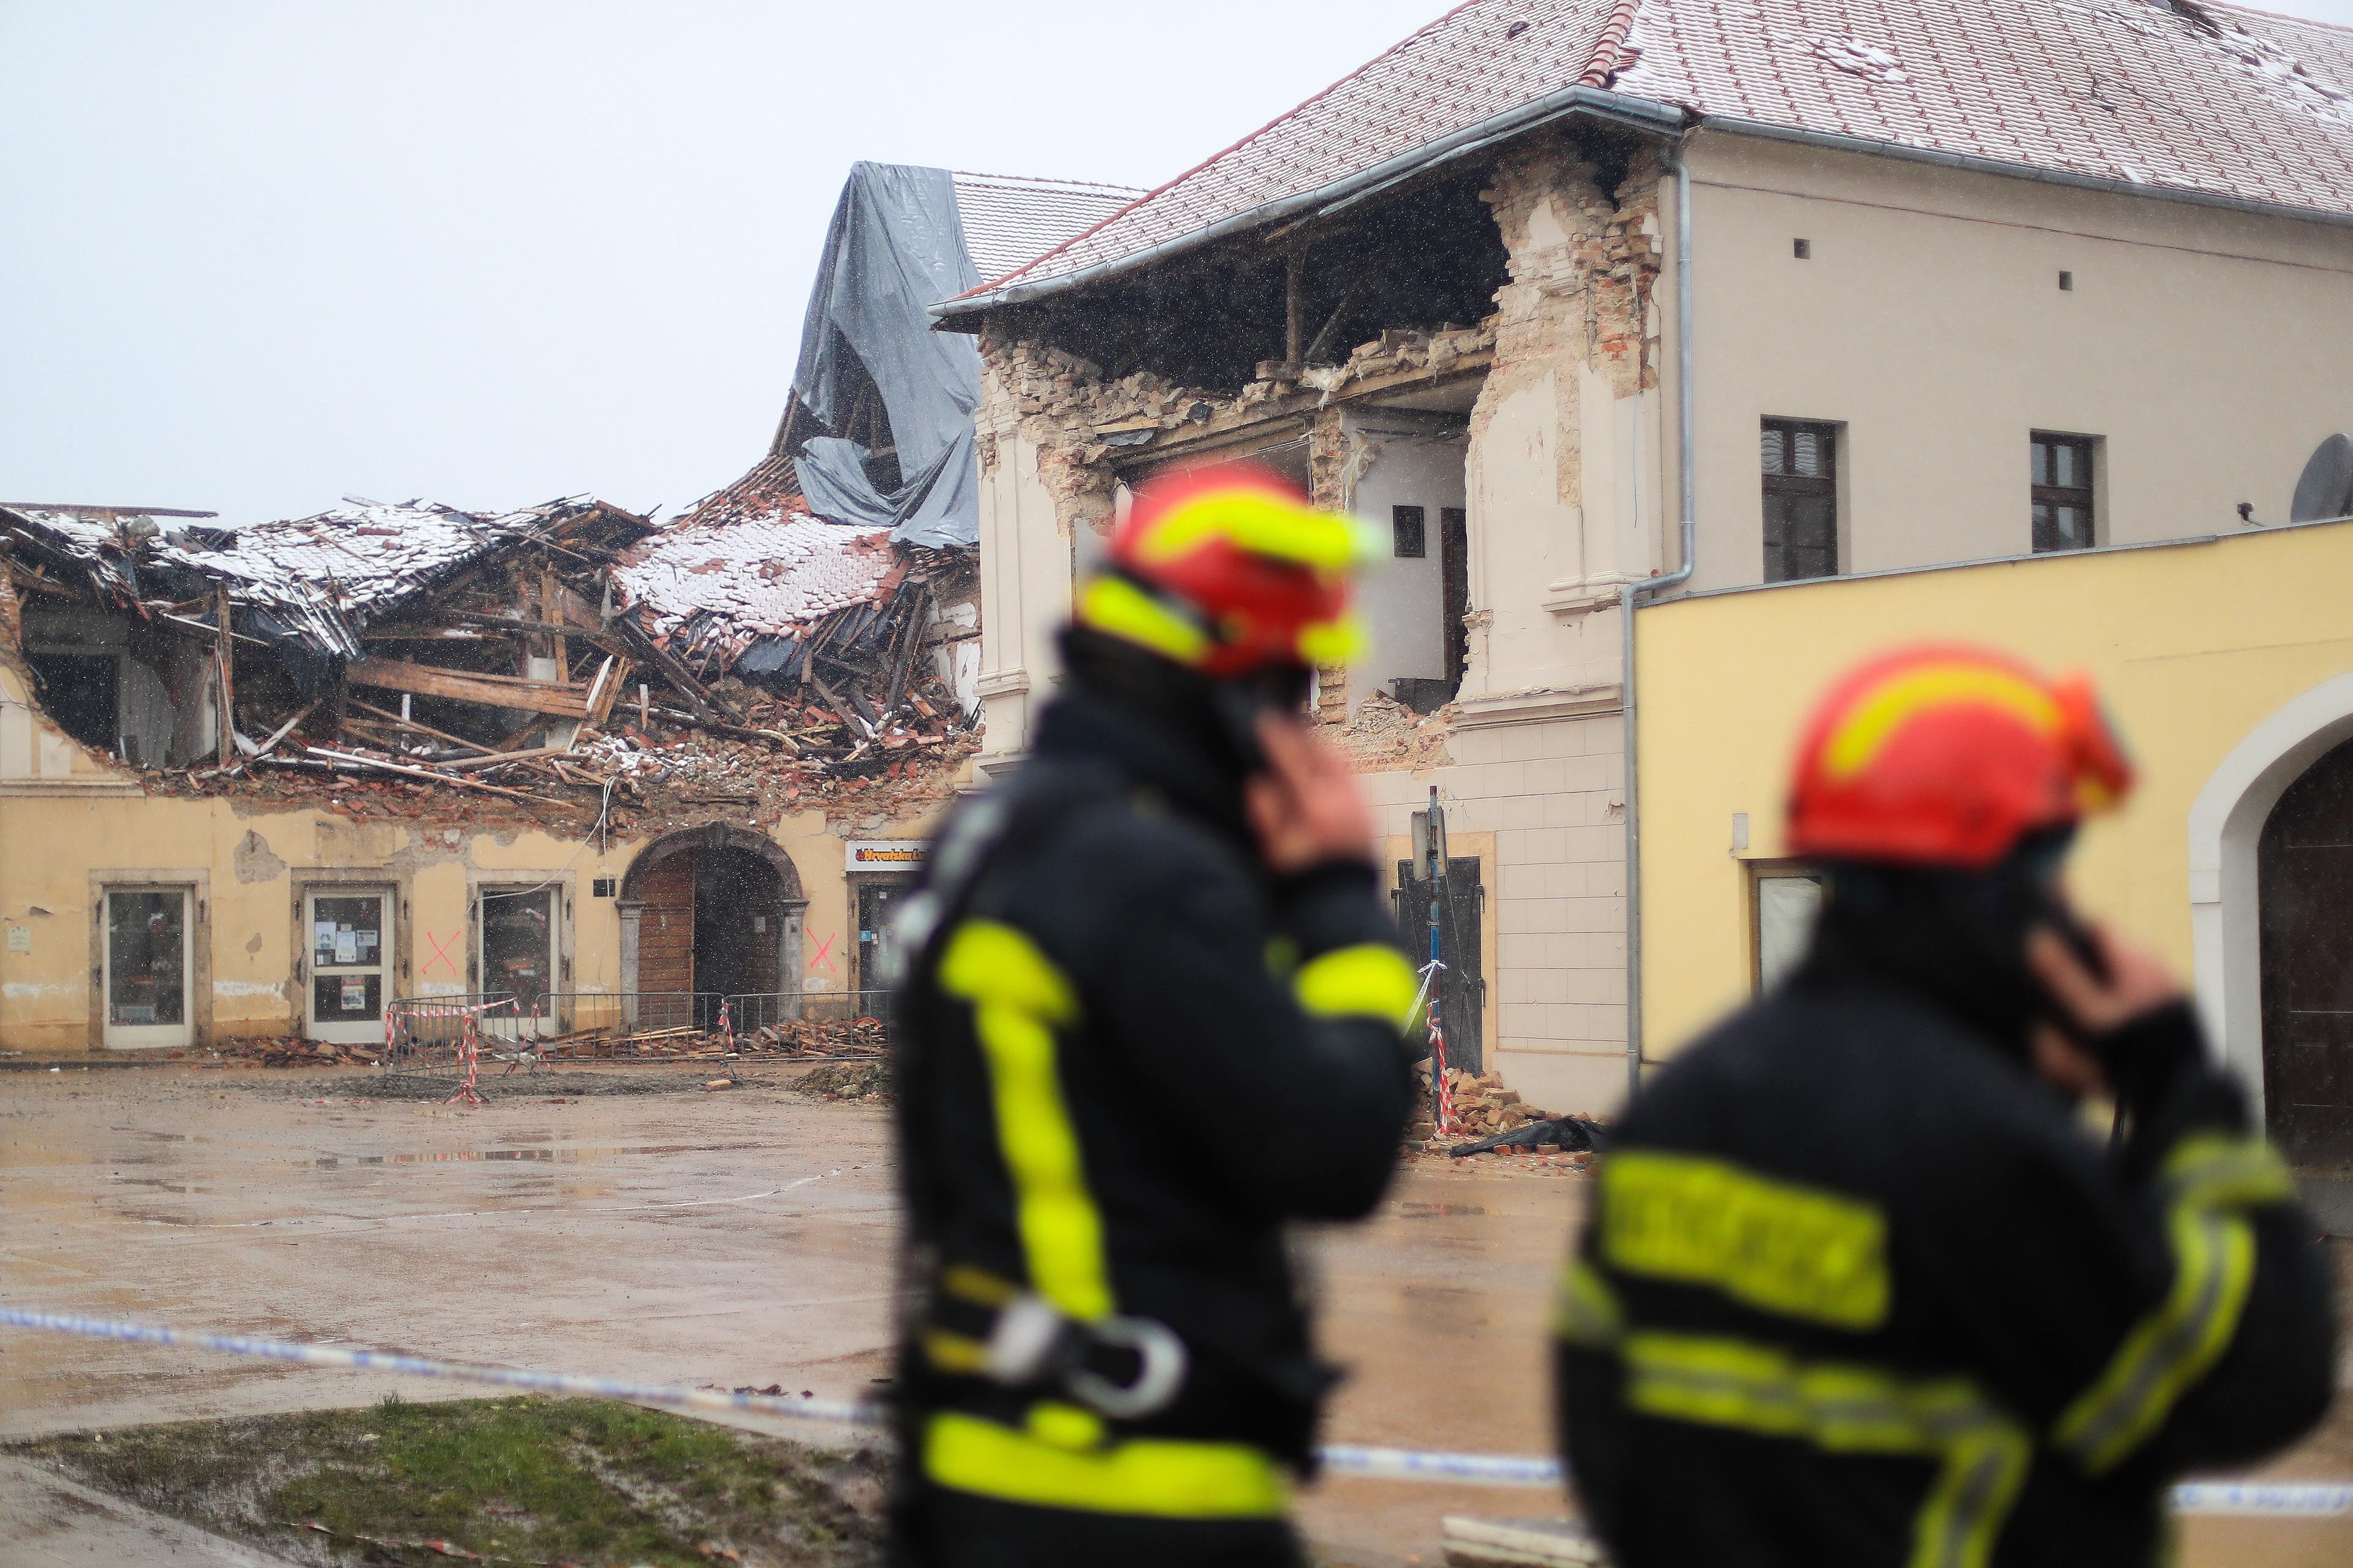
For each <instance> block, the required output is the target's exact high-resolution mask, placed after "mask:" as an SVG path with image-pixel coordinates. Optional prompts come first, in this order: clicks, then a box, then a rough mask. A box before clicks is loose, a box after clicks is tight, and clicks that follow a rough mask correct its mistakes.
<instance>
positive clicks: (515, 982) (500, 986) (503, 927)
mask: <svg viewBox="0 0 2353 1568" xmlns="http://www.w3.org/2000/svg"><path fill="white" fill-rule="evenodd" d="M481 900H482V901H481V940H482V952H481V975H482V979H481V986H482V990H483V992H484V993H485V994H488V995H491V996H500V995H505V996H512V997H513V998H514V1003H515V1012H516V1013H517V1014H518V1015H520V1016H524V1017H530V1016H534V1015H537V1016H544V1015H545V1014H546V1013H547V1010H548V1006H547V996H548V993H550V992H552V991H554V990H555V989H556V984H555V981H556V960H557V955H556V913H557V910H558V909H559V908H560V906H559V904H558V903H557V893H556V889H554V888H518V889H514V890H512V891H507V890H505V889H497V888H487V889H483V891H482V895H481Z"/></svg>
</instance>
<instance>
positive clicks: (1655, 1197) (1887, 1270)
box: [1558, 943, 2334, 1568]
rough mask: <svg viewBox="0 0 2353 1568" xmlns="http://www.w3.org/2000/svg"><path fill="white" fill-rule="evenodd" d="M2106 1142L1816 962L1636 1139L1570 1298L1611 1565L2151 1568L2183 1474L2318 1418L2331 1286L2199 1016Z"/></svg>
mask: <svg viewBox="0 0 2353 1568" xmlns="http://www.w3.org/2000/svg"><path fill="white" fill-rule="evenodd" d="M2127 1028H2128V1029H2131V1030H2134V1031H2137V1033H2138V1035H2139V1036H2140V1037H2139V1038H2137V1039H2126V1040H2122V1041H2119V1042H2118V1046H2119V1047H2120V1048H2121V1049H2123V1050H2125V1051H2126V1052H2128V1053H2130V1054H2131V1056H2132V1058H2133V1059H2136V1060H2141V1061H2147V1062H2162V1063H2170V1064H2173V1065H2172V1066H2171V1067H2169V1068H2168V1069H2167V1071H2166V1072H2165V1074H2164V1080H2163V1081H2160V1082H2157V1083H2155V1084H2154V1085H2152V1086H2150V1089H2149V1092H2148V1093H2147V1096H2146V1099H2145V1100H2143V1101H2142V1102H2141V1103H2140V1104H2139V1107H2138V1110H2137V1112H2136V1116H2135V1118H2134V1121H2135V1128H2134V1131H2133V1133H2132V1136H2131V1137H2130V1138H2128V1139H2127V1140H2126V1142H2124V1143H2123V1144H2122V1145H2121V1146H2120V1147H2117V1148H2116V1149H2113V1150H2111V1149H2109V1148H2106V1147H2105V1146H2104V1144H2103V1142H2102V1141H2101V1140H2100V1139H2098V1138H2096V1137H2094V1136H2093V1135H2091V1134H2089V1133H2087V1131H2085V1130H2084V1126H2083V1125H2082V1123H2081V1121H2080V1120H2079V1119H2078V1118H2077V1116H2076V1115H2075V1113H2074V1112H2073V1110H2071V1108H2070V1107H2069V1106H2068V1105H2067V1104H2066V1103H2065V1102H2064V1101H2063V1100H2062V1099H2061V1098H2060V1097H2059V1096H2058V1095H2057V1094H2056V1093H2055V1092H2054V1091H2052V1090H2050V1089H2046V1088H2044V1087H2043V1086H2042V1083H2041V1081H2040V1080H2039V1079H2035V1078H2034V1077H2032V1076H2031V1073H2030V1071H2029V1069H2028V1068H2027V1067H2026V1065H2025V1063H2024V1061H2023V1060H2022V1058H2021V1057H2020V1056H2019V1055H2018V1054H2016V1053H2006V1052H2004V1051H2003V1050H2001V1049H2000V1048H1999V1047H1996V1046H1995V1045H1994V1044H1993V1043H1992V1042H1991V1041H1990V1040H1989V1038H1987V1037H1984V1036H1982V1035H1979V1034H1978V1033H1976V1032H1974V1031H1972V1030H1971V1029H1970V1028H1968V1026H1964V1025H1963V1024H1962V1023H1961V1022H1960V1021H1959V1020H1958V1019H1957V1017H1956V1016H1953V1015H1952V1014H1951V1013H1950V1012H1947V1011H1946V1010H1943V1009H1940V1008H1938V1007H1936V1006H1934V1005H1930V1004H1929V1003H1927V1002H1926V1001H1925V1000H1923V999H1922V998H1920V997H1919V996H1918V995H1917V994H1915V993H1912V992H1909V991H1907V990H1905V989H1904V988H1902V987H1899V986H1897V985H1895V984H1893V983H1891V982H1889V981H1887V980H1885V979H1883V978H1881V977H1879V976H1877V975H1875V974H1873V973H1871V972H1869V971H1868V970H1867V969H1866V968H1863V967H1862V966H1859V965H1856V964H1853V963H1846V962H1843V961H1842V960H1841V953H1840V952H1839V951H1838V949H1837V946H1836V944H1835V943H1818V945H1817V948H1816V950H1815V952H1814V954H1813V955H1812V957H1811V958H1810V961H1809V963H1808V964H1807V965H1806V966H1804V967H1803V968H1801V970H1800V972H1799V974H1798V975H1797V977H1796V978H1795V979H1794V980H1793V981H1792V982H1791V983H1790V984H1787V985H1785V986H1783V987H1782V988H1780V989H1779V990H1778V991H1777V992H1775V993H1773V994H1768V995H1767V996H1766V997H1764V998H1763V999H1761V1000H1760V1001H1759V1002H1757V1004H1756V1005H1752V1006H1750V1007H1749V1008H1747V1009H1746V1011H1744V1012H1742V1013H1740V1014H1738V1015H1737V1016H1735V1017H1734V1018H1732V1019H1731V1020H1730V1021H1729V1022H1727V1023H1726V1024H1725V1025H1724V1026H1721V1027H1719V1028H1718V1029H1717V1030H1716V1031H1715V1033H1714V1034H1713V1035H1712V1036H1711V1037H1708V1038H1706V1039H1705V1040H1704V1041H1702V1042H1700V1043H1699V1044H1697V1045H1695V1046H1694V1047H1693V1048H1692V1049H1691V1050H1690V1051H1688V1052H1687V1053H1686V1054H1685V1055H1684V1056H1683V1057H1682V1058H1678V1060H1677V1061H1676V1062H1675V1063H1674V1064H1673V1065H1672V1067H1670V1068H1667V1069H1665V1070H1664V1071H1662V1073H1661V1074H1660V1075H1659V1077H1658V1079H1657V1081H1656V1083H1655V1085H1654V1086H1653V1087H1651V1089H1648V1090H1647V1091H1646V1092H1645V1093H1644V1094H1643V1095H1642V1097H1641V1099H1640V1100H1638V1101H1637V1102H1636V1104H1635V1105H1634V1107H1633V1108H1632V1109H1631V1110H1630V1112H1629V1114H1628V1115H1627V1116H1626V1118H1625V1121H1624V1123H1623V1126H1622V1128H1621V1129H1620V1135H1619V1137H1618V1138H1617V1140H1616V1141H1615V1142H1614V1144H1613V1148H1612V1152H1610V1153H1609V1156H1608V1157H1607V1159H1606V1161H1605V1163H1604V1165H1603V1167H1602V1170H1601V1173H1600V1176H1599V1183H1598V1186H1597V1193H1596V1206H1595V1210H1594V1215H1593V1218H1592V1220H1591V1222H1590V1223H1589V1225H1588V1229H1587V1233H1586V1236H1585V1238H1584V1241H1583V1243H1582V1245H1581V1247H1580V1249H1579V1253H1578V1256H1577V1258H1574V1259H1573V1260H1572V1261H1571V1263H1570V1265H1569V1268H1568V1271H1567V1276H1566V1278H1565V1279H1564V1281H1563V1296H1562V1305H1561V1312H1560V1321H1559V1325H1558V1326H1559V1330H1560V1333H1561V1348H1560V1369H1559V1370H1560V1381H1561V1392H1562V1407H1563V1415H1564V1418H1565V1426H1566V1446H1567V1452H1568V1456H1569V1461H1570V1465H1571V1468H1572V1473H1573V1476H1574V1479H1575V1484H1576V1486H1577V1490H1578V1491H1579V1493H1580V1494H1581V1496H1582V1497H1583V1499H1584V1500H1585V1503H1586V1506H1587V1509H1588V1513H1589V1516H1590V1517H1591V1519H1592V1520H1593V1521H1594V1523H1595V1525H1596V1527H1597V1528H1598V1529H1599V1531H1600V1533H1601V1534H1602V1535H1603V1536H1604V1537H1605V1538H1606V1539H1607V1541H1608V1542H1609V1545H1610V1547H1611V1549H1612V1550H1613V1551H1614V1552H1615V1553H1616V1555H1617V1561H1618V1562H1619V1563H1621V1564H1622V1565H1623V1568H1659V1565H1664V1564H1675V1565H1686V1564H1687V1565H1692V1568H1700V1565H1704V1568H1749V1565H1757V1568H1763V1565H1766V1564H1772V1565H1776V1568H1841V1565H1844V1564H1856V1565H1862V1564H1875V1565H1883V1568H1896V1565H1909V1568H1977V1565H1980V1564H1988V1563H1992V1564H2003V1565H2010V1564H2017V1565H2025V1564H2035V1565H2038V1568H2040V1565H2045V1564H2047V1565H2050V1568H2062V1565H2063V1568H2099V1565H2101V1564H2110V1563H2115V1564H2143V1563H2149V1562H2151V1561H2152V1560H2154V1559H2155V1558H2156V1557H2158V1555H2159V1554H2160V1553H2161V1552H2162V1549H2163V1546H2164V1538H2165V1522H2164V1518H2163V1505H2164V1494H2165V1490H2166V1488H2167V1485H2168V1483H2169V1482H2170V1481H2171V1480H2173V1479H2175V1478H2177V1477H2179V1476H2180V1475H2181V1474H2182V1473H2184V1472H2185V1471H2187V1470H2189V1469H2191V1468H2209V1467H2217V1466H2225V1465H2232V1464H2236V1463H2240V1462H2242V1461H2244V1460H2247V1459H2250V1458H2254V1457H2256V1456H2259V1455H2261V1454H2263V1453H2265V1452H2268V1451H2270V1450H2272V1449H2274V1448H2276V1447H2280V1446H2282V1445H2283V1444H2284V1443H2285V1442H2286V1441H2287V1440H2288V1439H2290V1438H2291V1437H2293V1436H2295V1435H2296V1434H2298V1433H2299V1432H2301V1431H2303V1430H2304V1429H2305V1428H2306V1427H2307V1426H2310V1425H2312V1424H2313V1423H2314V1422H2315V1421H2316V1420H2317V1419H2318V1418H2319V1415H2320V1414H2321V1412H2322V1409H2323V1407H2324V1406H2325V1405H2326V1404H2327V1398H2328V1393H2329V1385H2330V1384H2331V1382H2332V1381H2333V1377H2334V1346H2333V1339H2334V1328H2333V1317H2332V1310H2331V1305H2330V1300H2329V1285H2328V1281H2327V1274H2326V1272H2325V1264H2324V1262H2323V1260H2322V1258H2321V1257H2320V1255H2319V1253H2318V1250H2317V1248H2316V1246H2315V1244H2314V1239H2313V1227H2312V1226H2311V1224H2310V1223H2309V1222H2308V1221H2307V1220H2306V1217H2305V1215H2304V1214H2303V1213H2302V1212H2301V1210H2300V1209H2299V1208H2298V1207H2297V1206H2296V1205H2295V1201H2294V1195H2293V1193H2292V1190H2291V1188H2290V1186H2289V1184H2288V1179H2287V1174H2286V1172H2285V1171H2284V1169H2283V1168H2282V1166H2281V1165H2280V1163H2279V1162H2278V1161H2277V1159H2276V1158H2275V1157H2274V1155H2273V1154H2272V1152H2271V1151H2270V1149H2269V1148H2268V1147H2267V1146H2266V1145H2265V1144H2264V1142H2263V1140H2262V1139H2261V1138H2260V1137H2259V1136H2257V1135H2254V1134H2253V1133H2252V1132H2251V1131H2250V1130H2249V1128H2248V1125H2247V1117H2246V1112H2245V1110H2244V1105H2243V1101H2242V1098H2241V1096H2240V1094H2239V1092H2238V1090H2237V1089H2236V1088H2235V1086H2233V1085H2232V1084H2231V1083H2229V1082H2228V1081H2226V1080H2225V1079H2223V1078H2222V1076H2221V1073H2220V1072H2219V1071H2217V1070H2216V1069H2214V1068H2211V1066H2209V1065H2208V1063H2207V1060H2206V1058H2205V1055H2204V1053H2203V1050H2202V1047H2201V1046H2200V1043H2199V1041H2198V1039H2197V1036H2196V1030H2197V1026H2196V1023H2195V1021H2194V1019H2193V1017H2192V1016H2191V1015H2190V1013H2189V1008H2188V1007H2187V1005H2177V1006H2175V1007H2173V1008H2170V1009H2168V1010H2167V1011H2165V1012H2163V1013H2160V1014H2158V1015H2155V1016H2150V1017H2148V1018H2146V1019H2144V1020H2141V1021H2139V1022H2138V1023H2137V1024H2135V1025H2131V1026H2127Z"/></svg>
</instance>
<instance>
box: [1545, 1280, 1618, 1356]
mask: <svg viewBox="0 0 2353 1568" xmlns="http://www.w3.org/2000/svg"><path fill="white" fill-rule="evenodd" d="M1625 1328H1626V1314H1625V1312H1624V1310H1622V1309H1621V1308H1620V1306H1619V1305H1618V1295H1617V1292H1615V1291H1613V1290H1611V1289H1609V1281H1608V1280H1607V1279H1603V1278H1601V1271H1600V1270H1599V1269H1598V1268H1594V1267H1593V1265H1591V1264H1590V1263H1588V1262H1587V1261H1586V1260H1585V1259H1583V1258H1570V1259H1569V1260H1568V1261H1567V1263H1565V1264H1563V1265H1561V1269H1560V1286H1559V1289H1558V1290H1557V1292H1556V1294H1555V1297H1554V1300H1553V1313H1552V1331H1553V1334H1554V1336H1555V1337H1556V1338H1557V1339H1560V1340H1564V1341H1566V1342H1568V1343H1570V1344H1573V1345H1577V1346H1579V1347H1581V1348H1583V1349H1586V1350H1597V1351H1598V1350H1608V1349H1609V1348H1610V1347H1611V1346H1612V1345H1615V1344H1616V1343H1617V1342H1618V1339H1619V1336H1620V1334H1622V1333H1623V1332H1625Z"/></svg>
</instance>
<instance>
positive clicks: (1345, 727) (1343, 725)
mask: <svg viewBox="0 0 2353 1568" xmlns="http://www.w3.org/2000/svg"><path fill="white" fill-rule="evenodd" d="M1453 719H1454V710H1453V708H1452V707H1451V705H1449V706H1447V707H1444V708H1440V709H1439V710H1436V711H1434V712H1430V713H1417V712H1415V711H1414V710H1412V709H1411V708H1409V707H1407V706H1406V705H1405V704H1404V703H1402V702H1399V701H1398V700H1397V699H1395V698H1393V697H1391V696H1389V695H1388V693H1387V692H1385V691H1375V692H1372V693H1370V694H1368V695H1367V696H1366V698H1365V699H1364V700H1362V701H1360V702H1358V703H1357V704H1356V711H1354V712H1352V713H1350V714H1349V715H1348V716H1347V717H1346V718H1345V719H1344V720H1341V721H1338V722H1337V723H1333V724H1327V725H1325V726H1324V727H1323V733H1324V736H1325V738H1327V739H1328V740H1330V741H1331V742H1333V743H1334V744H1335V745H1336V746H1337V747H1338V748H1339V749H1340V750H1341V751H1342V752H1345V753H1346V755H1347V758H1348V761H1349V763H1351V764H1352V765H1354V766H1355V767H1356V770H1357V771H1358V772H1360V773H1374V772H1383V771H1390V770H1396V771H1402V772H1406V773H1427V772H1429V771H1430V769H1432V768H1442V767H1446V766H1448V765H1449V764H1451V763H1452V762H1453V760H1454V759H1453V757H1452V756H1451V754H1450V753H1449V752H1448V751H1447V749H1446V736H1447V732H1448V731H1450V730H1451V728H1452V727H1453Z"/></svg>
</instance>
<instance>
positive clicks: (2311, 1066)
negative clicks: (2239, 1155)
mask: <svg viewBox="0 0 2353 1568" xmlns="http://www.w3.org/2000/svg"><path fill="white" fill-rule="evenodd" d="M2256 876H2257V886H2258V894H2257V907H2258V908H2259V910H2261V911H2262V912H2261V926H2262V953H2263V1104H2264V1110H2265V1117H2264V1119H2265V1121H2267V1122H2268V1123H2269V1124H2270V1129H2271V1134H2272V1137H2273V1139H2274V1141H2275V1142H2277V1143H2278V1144H2279V1147H2280V1152H2281V1153H2283V1154H2284V1155H2285V1156H2286V1157H2287V1159H2288V1160H2289V1162H2290V1163H2294V1164H2297V1165H2306V1166H2313V1165H2317V1166H2353V742H2344V743H2341V744H2339V745H2338V746H2337V747H2336V748H2335V749H2334V750H2333V751H2330V752H2327V754H2326V755H2324V756H2322V757H2321V758H2320V759H2319V760H2318V761H2317V762H2316V763H2313V764H2312V765H2311V766H2310V767H2308V768H2306V770H2305V771H2304V773H2302V774H2301V775H2300V776H2299V777H2298V778H2297V779H2296V780H2295V783H2293V784H2289V785H2288V786H2287V789H2286V791H2285V792H2284V793H2283V794H2282V795H2281V796H2280V798H2279V804H2278V805H2275V806H2274V807H2272V812H2271V816H2270V817H2269V818H2268V819H2267V820H2266V821H2265V822H2264V824H2263V837H2262V839H2261V842H2260V844H2259V845H2258V847H2257V850H2256Z"/></svg>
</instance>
